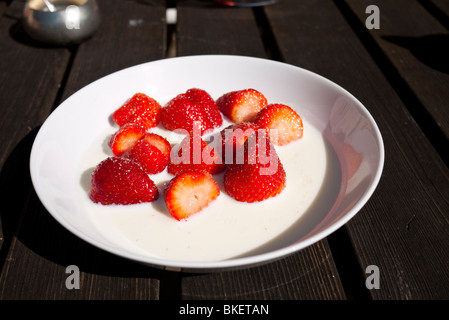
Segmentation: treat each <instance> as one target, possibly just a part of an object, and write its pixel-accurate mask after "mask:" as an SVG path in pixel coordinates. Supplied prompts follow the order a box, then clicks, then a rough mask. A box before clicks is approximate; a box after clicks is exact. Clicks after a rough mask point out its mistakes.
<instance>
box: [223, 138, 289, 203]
mask: <svg viewBox="0 0 449 320" xmlns="http://www.w3.org/2000/svg"><path fill="white" fill-rule="evenodd" d="M262 133H263V131H262V132H261V131H257V132H256V133H254V134H253V135H252V136H251V137H250V138H248V139H247V141H246V142H245V144H244V146H243V148H244V155H245V156H244V162H243V163H234V164H230V165H228V168H227V170H226V172H225V174H224V188H225V191H226V193H227V194H228V195H230V196H231V197H232V198H234V199H235V200H237V201H241V202H249V203H252V202H260V201H263V200H266V199H269V198H272V197H275V196H277V195H278V194H280V193H281V192H282V190H283V189H284V188H285V185H286V172H285V170H284V167H283V165H282V163H281V161H280V159H279V157H278V155H277V153H276V150H275V148H274V146H273V144H272V143H271V142H270V141H269V139H268V138H267V137H265V134H264V133H263V134H262Z"/></svg>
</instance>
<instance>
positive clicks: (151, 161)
mask: <svg viewBox="0 0 449 320" xmlns="http://www.w3.org/2000/svg"><path fill="white" fill-rule="evenodd" d="M123 157H124V158H126V159H129V160H132V161H134V162H136V163H138V164H139V165H140V166H141V167H142V169H143V170H144V171H145V172H146V173H147V174H156V173H159V172H162V171H163V170H164V169H165V168H166V167H167V165H168V161H169V158H167V157H166V156H165V155H164V154H163V153H162V152H161V151H160V150H159V149H158V148H157V147H155V146H154V145H153V144H151V143H149V142H148V141H147V140H145V139H144V138H142V139H140V140H139V141H137V142H136V144H135V145H134V146H133V147H131V148H130V149H129V150H128V151H126V152H125V153H124V154H123Z"/></svg>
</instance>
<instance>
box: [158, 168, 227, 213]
mask: <svg viewBox="0 0 449 320" xmlns="http://www.w3.org/2000/svg"><path fill="white" fill-rule="evenodd" d="M219 195H220V188H219V186H218V184H217V183H216V182H215V180H214V179H213V178H212V176H211V175H210V174H209V173H207V172H205V171H193V172H185V173H183V174H180V175H178V176H176V177H174V178H173V179H172V180H170V182H169V183H168V185H167V188H166V190H165V203H166V205H167V209H168V211H169V212H170V214H171V215H172V216H173V217H174V218H175V219H176V220H183V219H187V218H188V217H190V216H192V215H193V214H195V213H198V212H200V211H201V210H203V209H204V208H205V207H207V206H208V205H209V204H210V203H211V202H212V201H214V200H215V199H216V198H217V197H218V196H219Z"/></svg>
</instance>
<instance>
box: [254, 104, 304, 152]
mask: <svg viewBox="0 0 449 320" xmlns="http://www.w3.org/2000/svg"><path fill="white" fill-rule="evenodd" d="M254 122H255V123H256V124H257V125H259V126H260V127H261V128H264V129H265V130H266V131H267V133H268V135H269V136H270V138H271V141H272V142H273V143H274V144H275V145H279V146H284V145H287V144H289V143H290V142H293V141H296V140H298V139H301V138H302V136H303V130H304V127H303V123H302V119H301V117H300V116H299V115H298V113H296V111H295V110H293V109H292V108H290V107H289V106H287V105H284V104H270V105H268V106H266V107H265V108H263V109H262V110H260V112H259V114H258V115H257V118H256V120H255V121H254Z"/></svg>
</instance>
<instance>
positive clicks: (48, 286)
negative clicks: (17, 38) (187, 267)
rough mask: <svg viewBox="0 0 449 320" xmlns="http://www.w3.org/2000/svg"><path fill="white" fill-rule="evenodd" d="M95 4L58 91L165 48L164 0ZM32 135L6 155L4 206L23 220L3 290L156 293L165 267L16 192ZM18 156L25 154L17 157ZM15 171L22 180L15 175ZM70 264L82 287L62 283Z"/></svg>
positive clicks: (28, 295) (105, 295)
mask: <svg viewBox="0 0 449 320" xmlns="http://www.w3.org/2000/svg"><path fill="white" fill-rule="evenodd" d="M99 4H100V8H101V13H102V15H103V20H102V24H101V26H100V29H99V30H98V32H97V33H96V34H95V36H94V37H93V38H92V39H90V40H89V41H87V42H85V43H83V44H82V45H80V46H79V48H78V49H77V50H76V56H75V58H74V60H73V63H72V64H71V70H70V75H69V77H68V81H67V85H66V86H65V90H64V94H63V95H62V99H65V98H66V97H68V96H69V95H70V94H72V93H73V92H75V91H76V90H78V89H79V88H81V87H83V86H84V85H86V84H88V83H89V82H91V81H93V80H96V79H97V78H98V77H101V76H103V75H106V74H108V73H110V72H113V71H116V70H118V69H121V68H124V67H128V66H131V65H134V64H137V63H142V62H146V61H149V60H151V59H156V58H161V57H163V55H164V50H165V48H164V47H163V44H164V41H163V40H161V39H163V38H164V37H165V21H164V18H165V7H164V6H165V2H164V1H157V2H155V1H146V2H121V1H114V5H110V1H105V0H101V1H99ZM111 30H113V32H111ZM117 41H119V43H120V47H119V48H118V45H117V44H118V42H117ZM142 43H144V44H145V45H142ZM147 43H157V44H158V45H157V46H151V45H147ZM51 52H53V50H49V53H51ZM29 60H30V61H32V60H31V59H29ZM26 62H27V60H25V61H24V63H26ZM61 70H65V67H64V68H61ZM53 87H54V88H56V87H57V86H56V85H54V86H53ZM53 99H54V97H53ZM30 140H31V141H24V142H23V144H24V146H23V149H25V150H26V151H27V152H28V155H27V153H26V152H24V151H23V150H20V151H17V156H15V157H10V158H8V169H7V170H6V172H7V173H8V175H7V177H5V182H6V183H5V186H6V185H8V188H5V191H6V192H5V197H10V198H11V199H14V201H12V203H11V205H10V206H8V214H9V215H11V216H12V215H17V216H20V224H19V228H18V231H17V233H16V234H15V236H14V238H13V240H12V242H11V246H10V249H9V252H8V253H7V255H6V257H5V259H4V260H5V263H4V266H3V270H2V274H1V276H0V298H1V299H133V300H134V299H145V300H146V299H159V298H160V290H159V289H160V287H159V282H160V279H164V277H165V275H164V273H161V272H160V271H158V270H154V269H152V268H148V267H143V266H141V265H137V264H136V263H133V262H130V261H127V260H124V259H122V258H119V257H116V256H113V255H111V254H108V253H106V252H103V251H101V250H99V249H97V248H94V247H93V246H91V245H88V244H87V243H85V242H84V241H82V240H80V239H78V238H77V237H75V236H73V235H72V234H70V233H69V232H68V231H66V230H65V229H64V228H63V227H62V226H60V225H59V224H58V223H56V221H54V220H53V219H52V218H51V216H50V215H49V213H48V212H47V211H46V210H45V209H44V208H43V207H42V205H41V204H40V201H39V200H38V198H37V196H36V194H35V193H34V191H33V190H29V189H27V188H25V189H24V190H29V191H28V192H26V193H25V194H24V195H21V196H20V198H18V197H17V196H16V192H18V191H19V190H21V189H19V188H20V187H23V186H30V185H31V182H30V178H29V174H28V173H27V172H28V169H27V168H28V167H27V166H28V163H27V161H28V160H27V159H28V157H29V149H30V148H31V144H32V140H33V139H30ZM24 155H27V157H24ZM16 158H17V159H22V161H14V160H17V159H16ZM23 159H24V160H23ZM22 172H26V174H23V173H22ZM21 173H22V176H21V175H20V174H21ZM16 175H19V177H22V178H21V180H19V181H17V180H16V178H15V176H16ZM19 182H23V184H22V183H19ZM2 186H3V184H2ZM2 189H3V188H2ZM19 203H23V207H20V206H18V204H19ZM4 222H5V221H4ZM5 224H6V222H5ZM69 265H76V266H78V268H79V270H80V288H79V289H72V290H69V289H68V288H67V287H66V284H65V281H66V279H67V277H68V276H69V274H68V273H66V268H67V267H68V266H69Z"/></svg>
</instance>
